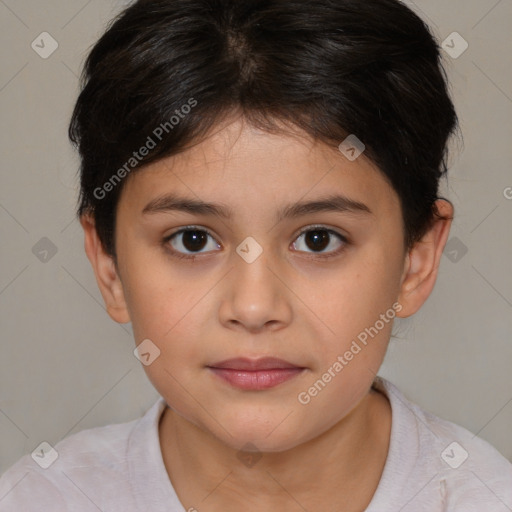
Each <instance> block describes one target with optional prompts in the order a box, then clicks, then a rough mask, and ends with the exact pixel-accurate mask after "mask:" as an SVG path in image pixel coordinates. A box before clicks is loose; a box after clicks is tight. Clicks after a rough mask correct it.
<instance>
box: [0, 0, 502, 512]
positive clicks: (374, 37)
mask: <svg viewBox="0 0 512 512" xmlns="http://www.w3.org/2000/svg"><path fill="white" fill-rule="evenodd" d="M84 71H85V73H84V81H83V90H82V92H81V94H80V97H79V98H78V101H77V104H76V106H75V110H74V113H73V117H72V121H71V125H70V137H71V140H72V141H73V142H74V143H76V145H77V146H78V149H79V151H80V156H81V195H80V205H79V209H78V215H79V218H80V222H81V225H82V226H83V229H84V232H85V250H86V253H87V256H88V258H89V260H90V262H91V264H92V267H93V269H94V272H95V276H96V279H97V283H98V286H99V288H100V290H101V293H102V296H103V299H104V301H105V304H106V308H107V311H108V313H109V315H110V316H111V317H112V318H113V320H115V321H116V322H121V323H124V322H132V326H133V331H134V337H135V343H136V345H137V349H136V353H137V356H138V358H139V359H140V361H141V362H142V363H143V367H144V370H145V371H146V373H147V376H148V378H149V379H150V381H151V382H152V383H153V385H154V386H155V388H156V389H157V390H158V392H159V393H160V395H161V398H160V399H159V400H158V401H157V402H156V403H155V404H154V405H153V406H152V407H151V408H150V409H149V410H148V411H147V413H146V414H145V415H144V416H143V417H142V418H139V419H138V420H134V421H131V422H128V423H123V424H115V425H108V426H105V427H99V428H94V429H88V430H83V431H81V432H79V433H77V434H74V435H72V436H70V437H68V438H66V439H63V440H61V441H60V442H59V443H57V444H56V446H55V447H53V448H51V447H47V448H46V449H45V448H44V447H43V448H41V450H40V452H41V453H36V454H35V455H32V457H31V456H30V455H26V456H25V457H23V458H22V459H20V460H19V461H18V462H17V463H16V464H15V465H14V466H13V467H12V468H10V469H9V470H8V471H7V472H6V473H5V474H4V475H3V476H2V478H1V479H0V510H1V511H2V512H3V511H11V510H12V511H24V512H27V511H32V510H34V511H35V510H37V511H50V510H51V511H57V510H58V511H61V510H62V511H63V510H70V511H71V510H73V511H86V510H87V511H88V510H102V511H107V510H109V511H110V510H111V511H114V510H119V511H122V512H132V511H152V512H158V511H162V512H163V511H167V512H169V511H176V512H178V511H180V512H183V511H199V512H212V511H215V512H217V511H238V510H246V511H248V512H259V511H261V512H269V511H270V512H273V511H278V510H279V511H286V512H287V511H289V512H291V511H306V510H307V511H309V512H316V511H320V510H340V511H341V510H343V511H344V512H356V511H358V512H359V511H366V512H383V511H392V512H397V511H403V512H406V511H410V512H412V511H414V512H423V511H425V512H426V511H428V512H437V511H450V512H454V511H455V512H470V511H475V512H476V511H478V512H482V511H485V512H505V511H507V510H512V464H511V463H510V462H508V461H507V460H506V459H505V458H504V457H503V456H502V455H500V454H499V453H498V452H497V451H496V450H495V449H494V448H493V447H492V446H491V445H490V444H488V443H487V442H485V441H483V440H481V439H479V438H478V437H475V436H473V434H471V432H469V431H468V430H466V429H464V428H462V427H461V426H458V425H455V424H453V423H450V422H448V421H445V420H442V419H440V418H438V417H436V416H434V415H432V414H430V413H428V412H426V411H425V410H423V409H421V408H420V407H418V406H417V405H415V404H413V403H411V402H410V401H408V400H407V399H406V398H405V396H404V395H403V394H402V393H401V392H400V391H399V390H398V389H397V388H396V387H395V386H394V385H393V384H392V383H391V382H389V381H387V380H385V379H383V378H381V377H377V372H378V370H379V367H380V365H381V363H382V360H383V358H384V355H385V352H386V348H387V345H388V342H389V339H390V336H391V329H392V325H393V321H394V318H395V317H400V318H405V317H409V316H411V315H413V314H414V313H415V312H416V311H418V310H419V308H420V307H421V306H422V304H423V303H424V302H425V301H426V299H427V298H428V296H429V294H430V293H431V291H432V289H433V287H434V284H435V280H436V277H437V271H438V267H439V264H440V261H441V254H442V251H443V248H444V246H445V243H446V240H447V237H448V234H449V230H450V225H451V220H452V218H453V207H452V205H451V203H450V202H449V201H447V200H444V199H442V198H440V197H438V183H439V180H440V178H441V177H442V176H443V175H444V173H446V170H447V165H446V145H447V140H448V139H449V137H450V135H452V134H453V133H454V132H455V130H456V127H457V117H456V114H455V112H454V108H453V105H452V102H451V100H450V98H449V95H448V93H447V83H446V78H445V73H444V70H443V67H442V65H441V62H440V53H439V47H438V45H437V43H436V41H435V40H434V38H433V36H432V35H431V34H430V32H429V29H428V27H427V26H426V25H425V24H424V23H423V22H422V21H421V20H420V19H419V18H418V17H417V16H416V15H415V14H414V13H413V12H412V11H411V10H410V9H409V8H408V7H406V6H405V5H404V4H402V3H400V2H398V1H396V0H370V1H367V2H360V1H353V0H336V1H334V0H315V1H314V2H313V1H310V0H281V1H279V0H259V1H256V0H139V1H138V2H135V3H134V4H133V5H131V6H130V7H128V8H126V10H125V11H124V12H122V13H121V15H120V16H119V17H118V18H117V19H116V20H115V21H114V22H113V24H112V25H111V26H110V27H109V29H108V30H107V32H106V33H105V34H104V35H103V37H101V39H100V40H99V41H98V42H97V44H96V45H95V46H94V48H93V49H92V51H91V53H90V55H89V57H88V59H87V62H86V65H85V70H84ZM315 245H316V246H317V247H315ZM56 455H58V457H57V458H56ZM38 457H39V458H40V460H39V461H37V460H36V459H37V458H38ZM36 462H38V463H36Z"/></svg>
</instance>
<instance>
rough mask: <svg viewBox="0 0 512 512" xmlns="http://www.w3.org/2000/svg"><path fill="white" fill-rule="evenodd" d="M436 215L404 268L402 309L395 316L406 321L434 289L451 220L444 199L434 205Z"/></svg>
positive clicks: (449, 210)
mask: <svg viewBox="0 0 512 512" xmlns="http://www.w3.org/2000/svg"><path fill="white" fill-rule="evenodd" d="M435 206H436V208H437V211H438V213H439V214H440V215H441V216H443V217H446V219H440V218H437V217H434V220H433V223H432V225H431V227H430V229H429V230H428V231H427V233H426V234H425V235H424V236H423V238H422V239H421V240H419V241H418V242H416V244H415V245H414V246H413V248H412V249H411V250H410V251H409V253H408V254H407V257H406V261H405V265H404V273H403V275H402V282H401V286H400V295H399V297H398V302H399V303H400V304H401V305H402V309H401V310H400V311H399V312H398V311H397V314H396V316H398V317H402V318H406V317H408V316H411V315H413V314H414V313H416V311H418V310H419V309H420V307H421V306H422V305H423V303H424V302H425V301H426V300H427V298H428V296H429V295H430V293H431V292H432V290H433V288H434V284H435V282H436V279H437V271H438V268H439V264H440V262H441V256H442V254H443V249H444V247H445V245H446V241H447V239H448V234H449V233H450V227H451V224H452V220H453V205H452V203H450V202H449V201H447V200H445V199H438V200H437V201H436V202H435Z"/></svg>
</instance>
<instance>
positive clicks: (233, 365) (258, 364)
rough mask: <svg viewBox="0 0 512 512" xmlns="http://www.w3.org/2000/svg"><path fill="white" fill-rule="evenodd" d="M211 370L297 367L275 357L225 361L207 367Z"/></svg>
mask: <svg viewBox="0 0 512 512" xmlns="http://www.w3.org/2000/svg"><path fill="white" fill-rule="evenodd" d="M209 366H210V367H211V368H226V369H229V370H246V371H258V370H274V369H276V368H299V367H298V366H296V365H294V364H292V363H289V362H288V361H284V360H283V359H277V358H275V357H262V358H261V359H248V358H245V357H237V358H235V359H226V360H225V361H221V362H220V363H215V364H212V365H209Z"/></svg>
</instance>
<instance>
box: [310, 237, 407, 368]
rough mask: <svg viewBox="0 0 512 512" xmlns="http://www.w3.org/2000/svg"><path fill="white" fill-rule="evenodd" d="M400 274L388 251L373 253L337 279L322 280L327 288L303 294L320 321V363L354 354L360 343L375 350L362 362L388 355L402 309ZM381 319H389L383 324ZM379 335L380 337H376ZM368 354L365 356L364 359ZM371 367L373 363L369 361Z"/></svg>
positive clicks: (362, 255) (359, 257)
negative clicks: (354, 345)
mask: <svg viewBox="0 0 512 512" xmlns="http://www.w3.org/2000/svg"><path fill="white" fill-rule="evenodd" d="M399 279H400V269H399V266H398V265H397V264H396V261H394V260H393V258H391V257H390V255H389V254H387V253H386V250H385V248H383V249H381V250H379V248H378V247H371V248H368V250H366V251H365V252H364V253H363V252H361V253H358V254H357V257H354V258H353V259H351V260H350V262H348V263H347V265H346V266H341V267H340V270H339V272H338V273H336V272H332V273H330V274H329V278H328V279H325V280H323V281H322V280H319V281H317V283H320V282H321V283H322V286H316V287H314V288H313V289H308V290H302V291H301V292H300V293H301V294H302V295H303V296H305V297H307V304H308V306H310V309H311V310H312V311H313V312H314V313H315V314H316V316H317V317H318V318H320V319H321V320H322V322H323V324H324V325H325V327H326V329H323V328H322V332H325V333H326V334H325V335H324V336H323V339H324V343H323V345H322V346H323V348H322V349H321V350H322V352H323V354H322V356H321V358H322V359H323V360H324V363H326V362H327V361H325V358H326V357H328V358H330V359H332V358H333V357H334V358H335V357H337V355H339V354H343V353H344V352H345V351H346V350H349V348H350V345H351V343H352V341H353V340H356V339H358V337H359V340H360V341H362V346H364V341H365V340H366V341H367V342H368V344H367V346H369V345H370V343H369V340H371V341H372V344H373V345H375V348H374V349H373V350H372V351H368V350H364V351H361V352H360V353H359V355H358V356H357V357H358V359H359V360H360V361H364V360H366V359H371V358H372V354H371V353H370V352H375V355H376V357H377V358H378V357H380V356H381V355H383V352H384V351H385V347H386V343H387V341H388V340H389V336H390V334H391V329H392V321H393V319H394V318H395V313H396V310H397V308H393V304H394V303H395V302H396V298H397V296H398V292H399ZM381 315H384V320H382V317H381ZM376 331H377V332H376ZM355 350H357V349H355ZM363 352H364V353H363ZM368 362H369V361H368Z"/></svg>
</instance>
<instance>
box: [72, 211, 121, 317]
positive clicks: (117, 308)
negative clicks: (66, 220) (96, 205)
mask: <svg viewBox="0 0 512 512" xmlns="http://www.w3.org/2000/svg"><path fill="white" fill-rule="evenodd" d="M80 224H81V225H82V228H83V230H84V248H85V252H86V254H87V258H88V259H89V261H90V262H91V265H92V268H93V270H94V275H95V276H96V282H97V283H98V287H99V289H100V292H101V295H102V297H103V300H104V302H105V308H106V310H107V313H108V314H109V315H110V317H111V318H112V319H113V320H114V321H116V322H118V323H127V322H129V321H130V315H129V313H128V308H127V306H126V300H125V297H124V290H123V285H122V283H121V280H120V278H119V275H118V272H117V270H116V267H115V264H114V260H113V258H112V256H110V255H109V254H107V253H106V252H105V249H104V247H103V245H102V243H101V241H100V239H99V237H98V234H97V232H96V227H95V224H94V219H93V218H92V217H91V216H90V215H88V214H84V215H82V217H81V218H80Z"/></svg>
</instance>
